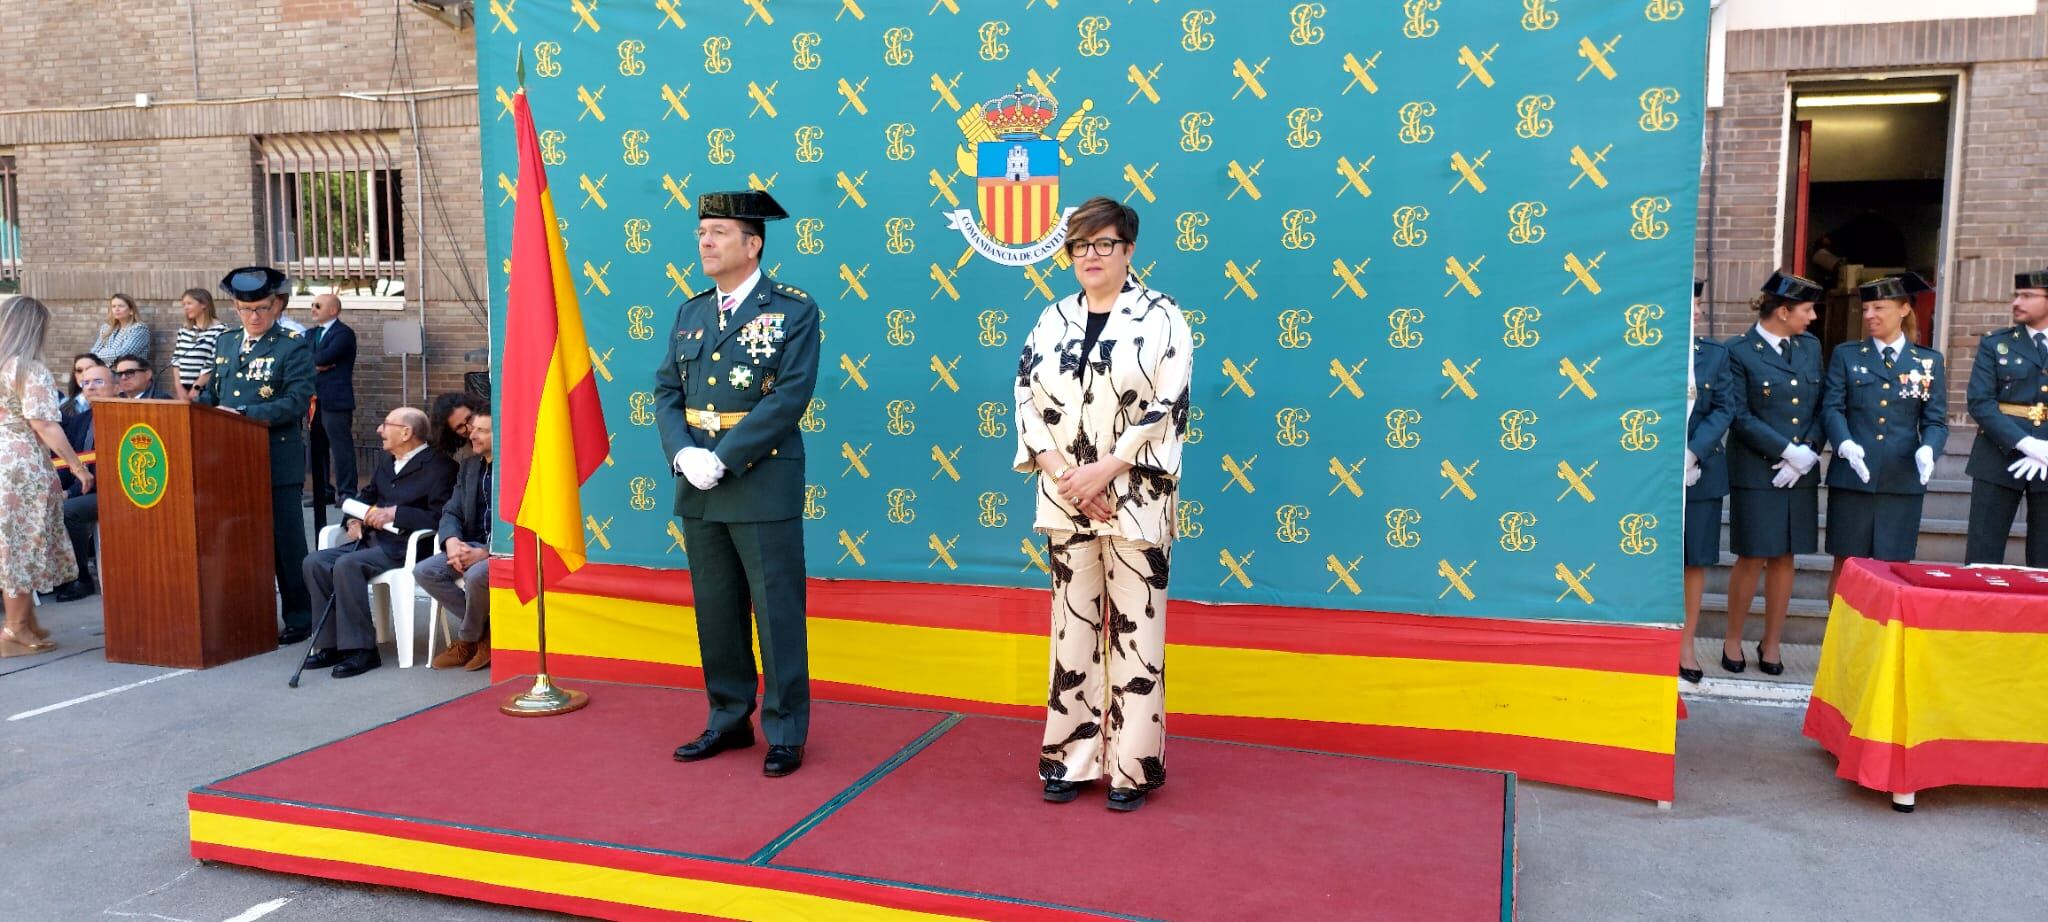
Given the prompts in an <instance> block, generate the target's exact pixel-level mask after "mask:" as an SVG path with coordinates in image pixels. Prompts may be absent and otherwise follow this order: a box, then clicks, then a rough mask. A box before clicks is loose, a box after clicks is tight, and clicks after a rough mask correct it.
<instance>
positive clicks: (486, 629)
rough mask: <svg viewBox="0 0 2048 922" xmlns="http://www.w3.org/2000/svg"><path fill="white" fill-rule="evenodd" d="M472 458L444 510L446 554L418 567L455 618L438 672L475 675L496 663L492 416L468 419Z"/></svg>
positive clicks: (430, 589) (475, 415)
mask: <svg viewBox="0 0 2048 922" xmlns="http://www.w3.org/2000/svg"><path fill="white" fill-rule="evenodd" d="M468 424H469V425H468V428H469V450H470V452H471V454H470V456H469V457H468V458H466V459H464V460H463V462H462V472H461V473H460V474H457V475H456V476H455V495H454V496H451V497H449V498H448V505H447V506H445V507H443V508H442V509H441V533H440V535H439V536H438V538H437V539H438V540H439V541H440V542H441V553H439V554H435V555H434V556H432V557H429V558H427V559H426V560H422V561H420V565H419V566H417V567H414V568H413V570H412V574H413V576H414V577H416V578H418V579H419V581H420V588H422V589H425V590H426V591H427V594H428V595H431V596H433V597H434V598H435V599H436V600H438V601H439V602H440V603H441V604H442V605H443V606H445V607H446V608H447V609H448V614H449V615H450V616H451V617H453V618H454V619H455V622H456V629H455V644H454V646H451V647H449V648H448V649H446V650H443V651H441V654H440V655H439V656H436V657H434V668H435V669H454V668H455V667H457V666H460V667H462V668H463V669H464V670H467V671H469V672H475V671H477V670H479V669H482V668H484V667H485V666H488V665H490V664H491V520H492V519H495V518H497V516H496V515H494V514H492V512H491V414H490V411H489V409H488V408H486V409H485V410H482V411H479V412H476V413H473V414H472V415H471V416H470V417H469V420H468Z"/></svg>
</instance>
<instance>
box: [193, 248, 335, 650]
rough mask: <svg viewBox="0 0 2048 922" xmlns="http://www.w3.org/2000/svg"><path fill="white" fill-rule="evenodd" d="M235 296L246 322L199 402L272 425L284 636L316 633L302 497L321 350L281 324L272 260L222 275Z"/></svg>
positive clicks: (228, 342)
mask: <svg viewBox="0 0 2048 922" xmlns="http://www.w3.org/2000/svg"><path fill="white" fill-rule="evenodd" d="M220 287H221V291H222V292H224V293H226V294H227V296H228V297H230V298H233V299H234V301H235V312H236V313H237V314H239V315H240V316H241V319H242V328H241V329H239V330H229V331H227V332H226V333H222V334H221V335H220V342H219V343H218V344H217V345H216V346H215V347H214V359H213V361H214V373H213V377H212V378H211V379H210V380H208V381H207V382H206V385H205V386H204V387H202V388H200V390H199V395H198V396H197V397H195V398H193V400H194V401H195V402H197V403H204V404H211V405H213V406H217V407H220V408H221V409H223V410H228V411H230V412H234V413H240V414H242V415H243V416H247V417H249V418H250V419H253V420H257V421H258V422H262V423H264V424H266V425H268V426H269V427H270V530H271V536H270V537H271V553H272V555H273V556H274V557H275V559H276V563H277V594H278V598H279V600H280V601H281V603H282V606H283V609H284V630H282V631H280V632H278V635H277V642H278V644H279V645H280V646H282V645H284V644H293V643H298V642H299V641H302V640H305V639H306V638H308V637H310V636H312V633H313V611H312V609H313V605H312V601H311V599H310V598H309V597H308V596H307V594H306V580H305V577H304V575H303V574H302V564H303V563H304V562H305V559H306V522H305V519H304V518H302V517H301V515H302V513H301V512H300V511H299V495H300V492H301V487H302V485H303V483H304V481H305V479H306V442H305V437H304V435H303V434H302V431H301V430H302V427H303V426H304V425H305V421H306V407H307V405H308V404H309V403H310V402H311V401H312V399H313V352H312V350H311V349H308V348H307V347H306V341H305V340H304V339H303V338H301V337H300V336H299V334H298V333H295V332H293V331H290V330H286V329H284V328H282V327H279V326H278V325H277V319H278V317H280V316H282V315H283V314H284V308H285V302H286V301H288V300H289V299H290V298H291V291H292V286H291V280H290V279H288V278H285V275H284V273H282V272H279V271H277V270H276V269H272V268H270V267H269V266H249V267H246V268H242V269H236V270H234V271H233V272H230V273H228V274H227V276H226V277H224V278H222V279H221V280H220Z"/></svg>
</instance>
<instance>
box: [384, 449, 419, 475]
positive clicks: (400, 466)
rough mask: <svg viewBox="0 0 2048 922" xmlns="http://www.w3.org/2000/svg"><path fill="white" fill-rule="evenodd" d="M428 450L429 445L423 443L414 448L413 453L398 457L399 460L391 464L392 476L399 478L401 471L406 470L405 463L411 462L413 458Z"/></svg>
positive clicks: (409, 452)
mask: <svg viewBox="0 0 2048 922" xmlns="http://www.w3.org/2000/svg"><path fill="white" fill-rule="evenodd" d="M426 450H427V443H425V442H421V443H420V444H418V445H415V446H413V449H412V450H411V451H408V452H406V453H405V454H403V455H400V456H398V460H397V461H394V462H392V464H391V473H392V475H393V476H397V474H398V472H399V471H402V470H405V462H407V461H411V460H412V459H413V456H415V455H418V454H419V453H420V452H423V451H426Z"/></svg>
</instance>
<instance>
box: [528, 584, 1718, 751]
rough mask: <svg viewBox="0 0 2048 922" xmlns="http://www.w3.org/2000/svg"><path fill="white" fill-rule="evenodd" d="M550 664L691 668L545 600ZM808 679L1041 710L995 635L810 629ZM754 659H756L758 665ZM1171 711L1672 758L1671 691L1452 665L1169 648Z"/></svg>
mask: <svg viewBox="0 0 2048 922" xmlns="http://www.w3.org/2000/svg"><path fill="white" fill-rule="evenodd" d="M494 592H496V593H499V594H498V595H496V596H494V598H493V600H492V601H493V605H494V608H493V610H494V611H497V612H504V613H508V614H509V613H511V612H521V614H519V615H511V616H509V617H506V616H503V615H501V616H499V617H496V618H494V619H493V624H492V632H493V634H494V635H495V637H494V642H495V643H496V645H497V646H498V647H499V648H500V649H506V650H532V649H533V648H534V632H533V618H532V615H531V608H530V607H528V608H526V609H521V608H519V607H518V605H517V603H516V600H515V599H514V598H513V597H512V594H511V592H510V591H509V590H494ZM548 601H549V605H548V613H549V618H548V649H549V652H553V653H565V654H574V655H582V656H599V657H608V658H613V659H623V660H634V661H641V662H658V663H666V664H671V665H682V666H698V665H701V664H700V663H699V662H698V656H697V638H696V620H695V618H694V617H693V615H692V612H691V610H690V609H689V608H686V607H680V606H668V605H661V604H657V603H652V602H640V601H632V600H626V599H610V598H599V597H594V596H579V595H570V594H566V593H563V594H553V593H551V594H549V596H548ZM809 640H810V652H811V677H812V678H814V679H817V680H819V681H825V682H844V683H848V684H852V685H861V686H865V687H869V688H878V689H886V690H889V691H894V692H902V693H907V694H918V695H933V696H938V697H946V698H960V699H965V700H969V701H982V702H988V703H992V704H1011V705H1026V706H1034V705H1037V706H1042V705H1043V704H1044V702H1045V688H1046V663H1047V648H1048V643H1049V642H1048V640H1047V639H1046V638H1045V637H1042V636H1037V635H1028V636H1027V635H1021V634H1009V633H1003V632H998V631H969V630H958V629H950V628H930V627H910V626H905V625H896V624H883V623H879V622H873V621H854V620H847V619H838V618H821V617H817V616H815V615H814V616H812V617H811V619H810V637H809ZM757 656H758V654H757ZM1167 658H1168V660H1169V661H1170V662H1171V663H1172V671H1173V677H1174V680H1175V681H1174V684H1173V691H1172V710H1173V711H1175V712H1177V713H1183V714H1201V715H1211V716H1223V717H1258V718H1282V719H1290V720H1318V721H1329V722H1335V723H1347V724H1360V725H1366V726H1383V727H1408V728H1415V729H1425V730H1447V731H1459V732H1476V733H1504V734H1511V735H1515V736H1525V737H1535V738H1539V739H1552V740H1560V741H1564V742H1572V743H1588V744H1592V745H1598V746H1614V747H1619V748H1624V749H1634V750H1639V751H1643V752H1654V753H1666V754H1668V753H1670V752H1672V751H1673V744H1674V738H1675V736H1676V732H1677V730H1676V726H1675V722H1674V720H1673V716H1672V707H1671V703H1670V702H1671V701H1672V699H1673V698H1675V697H1676V695H1677V689H1676V683H1677V681H1678V680H1677V678H1676V677H1674V676H1669V675H1665V676H1652V675H1642V674H1639V673H1623V672H1603V671H1600V670H1594V669H1576V668H1569V667H1562V666H1531V665H1518V664H1509V663H1480V662H1463V661H1455V660H1433V659H1407V658H1397V657H1372V656H1344V655H1337V654H1312V653H1291V652H1281V651H1270V650H1251V649H1242V648H1231V647H1202V646H1186V645H1180V644H1172V645H1169V646H1168V648H1167Z"/></svg>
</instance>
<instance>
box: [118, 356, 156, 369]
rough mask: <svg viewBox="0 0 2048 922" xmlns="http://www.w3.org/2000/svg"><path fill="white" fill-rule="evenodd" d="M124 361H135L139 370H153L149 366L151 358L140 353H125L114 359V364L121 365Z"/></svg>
mask: <svg viewBox="0 0 2048 922" xmlns="http://www.w3.org/2000/svg"><path fill="white" fill-rule="evenodd" d="M122 362H134V363H135V366H136V369H137V370H139V371H151V370H153V369H151V368H150V366H149V360H148V359H146V358H143V357H142V356H139V355H124V356H121V357H120V358H117V359H115V360H114V364H116V365H119V364H121V363H122Z"/></svg>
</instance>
